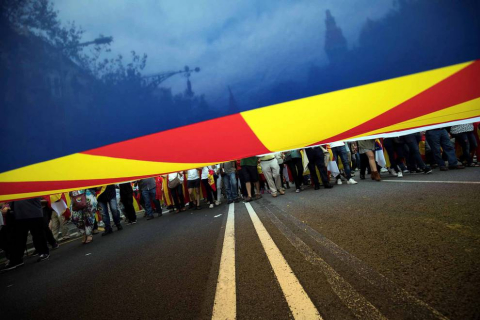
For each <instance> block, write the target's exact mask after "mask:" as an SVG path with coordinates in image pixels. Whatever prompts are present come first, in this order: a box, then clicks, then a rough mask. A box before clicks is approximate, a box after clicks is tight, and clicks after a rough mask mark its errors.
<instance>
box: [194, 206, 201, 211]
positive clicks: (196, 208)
mask: <svg viewBox="0 0 480 320" xmlns="http://www.w3.org/2000/svg"><path fill="white" fill-rule="evenodd" d="M201 209H202V207H200V206H196V207H195V209H193V210H201Z"/></svg>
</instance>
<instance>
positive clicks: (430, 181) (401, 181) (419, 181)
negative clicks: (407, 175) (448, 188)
mask: <svg viewBox="0 0 480 320" xmlns="http://www.w3.org/2000/svg"><path fill="white" fill-rule="evenodd" d="M382 181H385V182H400V183H448V184H480V182H479V181H433V180H382Z"/></svg>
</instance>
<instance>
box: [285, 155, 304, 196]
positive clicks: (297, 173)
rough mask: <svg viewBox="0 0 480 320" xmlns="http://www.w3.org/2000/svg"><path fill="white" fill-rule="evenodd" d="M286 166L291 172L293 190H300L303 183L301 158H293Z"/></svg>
mask: <svg viewBox="0 0 480 320" xmlns="http://www.w3.org/2000/svg"><path fill="white" fill-rule="evenodd" d="M287 166H288V168H289V169H290V171H291V172H292V176H293V181H295V188H296V189H300V186H301V185H302V182H303V163H302V158H293V159H292V160H290V161H288V162H287Z"/></svg>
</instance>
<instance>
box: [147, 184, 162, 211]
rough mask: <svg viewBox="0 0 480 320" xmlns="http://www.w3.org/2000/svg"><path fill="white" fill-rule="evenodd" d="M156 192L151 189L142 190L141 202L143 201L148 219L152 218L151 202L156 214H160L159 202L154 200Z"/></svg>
mask: <svg viewBox="0 0 480 320" xmlns="http://www.w3.org/2000/svg"><path fill="white" fill-rule="evenodd" d="M156 196H157V190H156V189H155V188H152V189H150V190H142V197H143V201H145V211H146V213H147V216H148V217H153V209H152V201H153V203H154V204H155V208H156V209H157V211H158V214H160V213H161V212H162V208H161V207H160V202H159V201H158V200H157V198H156Z"/></svg>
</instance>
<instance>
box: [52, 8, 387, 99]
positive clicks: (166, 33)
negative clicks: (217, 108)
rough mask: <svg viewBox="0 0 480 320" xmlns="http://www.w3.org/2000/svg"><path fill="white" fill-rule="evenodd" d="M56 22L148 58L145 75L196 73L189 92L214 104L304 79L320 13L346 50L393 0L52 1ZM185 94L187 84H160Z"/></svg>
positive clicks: (319, 48)
mask: <svg viewBox="0 0 480 320" xmlns="http://www.w3.org/2000/svg"><path fill="white" fill-rule="evenodd" d="M53 3H54V5H55V8H56V9H57V10H58V11H59V17H60V19H61V20H62V22H68V21H75V22H76V23H77V24H78V25H80V26H81V27H82V28H83V29H84V30H85V31H86V32H85V34H84V39H83V40H84V41H88V40H91V39H94V38H95V37H97V36H98V35H99V34H104V35H106V36H113V37H114V42H113V43H112V52H113V53H115V54H118V53H121V54H123V55H124V56H128V55H129V52H130V51H131V50H135V51H136V52H137V53H141V54H143V53H146V54H147V55H148V60H147V67H146V70H145V73H146V74H148V73H157V72H163V71H172V70H179V69H182V68H183V66H185V65H189V66H190V67H197V66H198V67H200V68H201V72H200V73H198V74H195V75H193V76H192V84H193V89H194V91H195V92H196V93H197V94H202V93H204V94H206V96H207V100H208V101H209V102H210V103H212V104H215V102H216V101H219V99H220V100H222V96H223V94H222V92H225V98H227V97H228V94H227V85H230V86H231V87H232V89H233V91H234V92H235V89H236V88H243V89H238V90H239V91H242V94H245V93H246V92H247V91H246V87H247V86H250V87H251V88H252V89H250V90H256V89H258V88H259V87H261V86H265V85H269V84H271V83H272V82H275V81H279V79H281V80H288V79H299V78H302V77H305V76H306V74H307V72H306V70H307V68H308V67H309V66H311V65H312V64H316V65H321V64H323V63H325V62H326V59H327V58H326V54H325V51H324V49H323V48H324V38H325V10H327V9H330V11H331V12H332V15H333V16H334V17H335V19H336V21H337V25H339V26H340V27H341V28H342V30H343V34H344V36H345V37H346V38H347V41H348V45H349V47H352V46H354V45H355V44H356V41H357V39H358V35H359V32H360V30H361V27H362V26H363V24H364V22H365V20H366V19H367V18H370V19H373V20H375V19H378V18H381V17H382V16H384V15H385V14H386V13H387V12H388V11H389V10H390V9H391V8H392V7H393V0H381V1H375V5H373V1H371V0H322V1H320V0H311V1H302V0H296V1H293V0H292V1H288V0H275V1H261V0H242V1H233V0H229V1H224V0H217V1H214V0H203V1H202V0H190V1H181V0H168V1H155V0H138V1H134V0H102V1H98V0H97V1H94V0H82V1H78V0H54V1H53ZM164 86H166V87H171V88H172V91H173V93H178V92H183V90H184V89H185V79H184V78H182V77H179V76H176V77H173V78H171V79H169V80H167V81H166V82H165V83H164Z"/></svg>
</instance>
